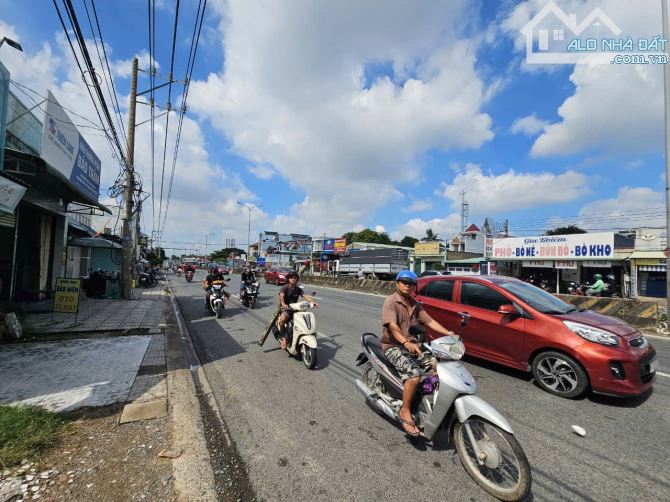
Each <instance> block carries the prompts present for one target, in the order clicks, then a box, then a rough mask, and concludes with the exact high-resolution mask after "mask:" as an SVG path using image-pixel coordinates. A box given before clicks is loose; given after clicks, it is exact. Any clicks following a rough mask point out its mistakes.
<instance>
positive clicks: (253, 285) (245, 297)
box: [240, 281, 261, 309]
mask: <svg viewBox="0 0 670 502" xmlns="http://www.w3.org/2000/svg"><path fill="white" fill-rule="evenodd" d="M260 287H261V286H260V284H259V283H258V281H246V282H245V283H244V287H243V288H242V291H241V292H240V295H241V298H240V301H241V302H242V305H244V306H246V307H248V308H250V309H252V308H254V307H255V306H256V300H257V299H258V290H259V289H260Z"/></svg>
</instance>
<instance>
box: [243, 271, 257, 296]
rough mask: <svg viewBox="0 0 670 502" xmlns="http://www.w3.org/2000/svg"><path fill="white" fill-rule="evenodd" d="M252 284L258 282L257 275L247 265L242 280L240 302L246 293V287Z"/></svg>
mask: <svg viewBox="0 0 670 502" xmlns="http://www.w3.org/2000/svg"><path fill="white" fill-rule="evenodd" d="M252 282H256V274H255V273H254V271H253V270H251V268H249V266H248V265H247V266H245V267H244V269H243V270H242V277H241V278H240V300H242V296H243V295H244V292H245V289H244V285H245V284H249V283H252Z"/></svg>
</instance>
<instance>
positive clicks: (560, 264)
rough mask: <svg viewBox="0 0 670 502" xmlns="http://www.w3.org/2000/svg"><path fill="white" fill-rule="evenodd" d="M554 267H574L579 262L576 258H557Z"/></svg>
mask: <svg viewBox="0 0 670 502" xmlns="http://www.w3.org/2000/svg"><path fill="white" fill-rule="evenodd" d="M554 268H563V269H573V270H575V269H576V268H577V262H576V261H574V260H556V261H555V262H554Z"/></svg>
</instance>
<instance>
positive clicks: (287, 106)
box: [0, 0, 665, 254]
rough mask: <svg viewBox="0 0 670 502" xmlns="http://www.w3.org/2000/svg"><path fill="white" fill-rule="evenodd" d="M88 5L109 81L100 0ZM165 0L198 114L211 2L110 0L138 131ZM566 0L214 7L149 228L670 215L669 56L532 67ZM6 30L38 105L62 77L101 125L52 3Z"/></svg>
mask: <svg viewBox="0 0 670 502" xmlns="http://www.w3.org/2000/svg"><path fill="white" fill-rule="evenodd" d="M56 3H57V5H58V6H59V8H60V10H61V13H62V14H63V15H65V9H64V7H63V4H62V2H61V1H57V2H56ZM72 3H73V5H74V7H75V10H76V13H77V18H78V20H79V24H80V26H81V29H82V32H83V34H84V36H85V37H86V38H87V46H88V48H89V52H90V53H91V55H92V59H93V63H94V66H95V67H96V74H98V78H99V79H100V80H101V81H102V80H103V75H104V65H102V64H100V61H99V60H98V58H97V52H96V50H100V47H101V40H100V37H99V33H98V31H97V28H96V29H92V27H93V28H95V26H96V25H95V19H92V22H91V23H89V19H88V17H87V10H86V8H88V13H89V15H91V16H92V15H93V4H92V2H91V0H86V1H83V0H74V1H73V2H72ZM150 3H155V19H156V22H155V27H156V29H155V51H154V52H155V56H154V60H155V64H156V66H157V68H158V70H157V77H156V85H159V84H161V83H165V82H167V80H166V78H167V75H168V74H169V72H170V66H171V55H172V50H171V49H172V43H173V28H174V25H175V17H176V14H178V16H177V19H178V21H177V34H176V37H175V39H174V40H175V51H174V62H173V63H172V64H173V69H174V78H175V79H176V80H178V81H179V82H176V83H175V84H174V85H173V86H172V90H171V96H170V99H169V100H168V88H167V87H163V88H162V89H160V90H159V91H156V105H158V106H162V107H166V106H167V103H168V101H170V102H171V103H172V105H173V106H177V108H178V105H179V103H181V97H182V94H183V92H184V85H183V81H184V79H185V78H186V68H187V61H188V57H189V52H190V50H191V47H192V41H193V36H192V35H193V32H194V25H195V18H196V12H197V11H198V7H199V2H198V0H181V1H180V2H179V10H178V12H177V9H176V3H177V2H171V1H168V0H156V1H155V2H150V1H149V2H145V1H141V0H115V1H113V2H112V1H111V0H97V1H96V2H95V10H96V12H97V14H98V21H99V25H100V32H101V33H102V39H103V41H104V44H105V51H106V54H107V57H108V59H109V67H110V70H111V74H112V77H113V82H114V89H115V92H116V95H117V99H118V105H119V110H118V111H119V114H120V117H119V122H118V123H117V126H116V128H117V130H118V132H119V133H120V134H123V132H124V131H123V130H122V129H127V120H128V118H127V116H128V104H129V93H130V73H131V71H130V70H131V62H132V59H133V57H138V59H139V61H140V64H139V66H140V69H141V70H148V69H149V68H150V53H149V38H150V37H149V8H148V6H149V4H150ZM547 3H548V2H547V0H527V1H511V0H503V1H491V0H455V1H454V0H449V1H447V0H442V1H435V2H416V1H412V0H406V1H401V0H368V1H366V2H360V1H356V0H341V1H338V2H326V1H315V0H311V1H310V0H290V1H289V0H282V1H280V0H239V1H238V0H229V1H227V0H209V1H208V2H207V5H206V10H205V17H204V23H203V27H202V31H201V35H200V38H199V39H198V48H197V53H196V60H195V66H194V70H193V74H192V79H191V82H190V87H189V92H188V96H187V101H186V107H187V109H186V114H185V115H184V120H183V126H182V130H181V137H180V142H179V150H178V156H177V160H176V162H175V163H174V171H173V169H172V168H173V162H172V159H173V153H174V145H175V138H176V135H177V128H178V124H179V118H178V115H177V114H176V113H175V112H172V113H170V114H169V122H167V123H166V116H162V117H160V118H158V119H156V121H155V129H154V163H153V168H152V161H151V158H152V155H151V144H152V141H151V138H152V134H151V126H150V123H144V124H142V125H139V126H138V127H137V128H136V140H135V141H136V142H135V166H136V170H137V172H138V173H140V175H141V179H142V188H143V191H144V192H145V196H146V197H147V198H146V201H145V203H144V205H143V216H142V230H143V232H144V233H146V234H148V235H153V236H154V237H155V238H156V239H158V238H160V242H161V244H162V245H163V246H164V247H166V248H168V254H170V249H173V251H172V252H173V253H174V254H181V253H183V252H186V251H185V250H188V249H198V250H202V247H203V244H204V243H205V241H206V240H207V242H208V245H209V246H211V247H210V249H212V248H217V249H218V248H221V247H223V244H224V243H225V242H226V239H235V241H236V243H237V245H238V247H242V248H244V247H245V246H246V243H247V232H248V225H250V229H251V230H250V231H251V241H252V242H254V241H255V239H256V238H257V237H255V236H257V235H258V232H260V231H263V230H269V231H277V232H281V233H307V234H310V235H323V234H325V235H327V236H328V237H338V236H340V235H342V234H343V233H344V232H348V231H358V230H362V229H363V228H366V227H367V228H372V229H375V230H377V231H385V232H388V233H389V235H390V236H391V237H392V238H394V239H401V238H402V237H403V236H405V235H410V236H413V237H419V238H420V237H422V236H424V235H425V232H426V229H427V228H429V227H430V228H431V229H432V230H433V231H434V232H435V233H436V234H437V235H438V236H439V237H440V238H445V239H449V238H451V237H453V236H454V235H456V234H457V233H458V232H459V231H460V227H461V202H462V199H463V197H465V200H466V201H467V203H468V207H469V217H468V222H467V223H468V224H470V223H475V224H476V225H478V226H480V227H481V225H482V223H483V221H484V218H486V217H488V218H489V219H490V221H492V222H496V223H500V224H502V222H504V221H505V220H507V221H508V222H509V231H510V233H512V234H514V235H519V236H520V235H539V234H542V233H544V232H545V231H546V230H547V229H550V228H554V227H556V226H560V225H565V224H577V225H579V226H581V227H583V228H585V229H587V230H591V231H608V230H614V229H625V228H634V227H640V226H663V225H664V222H665V218H664V187H665V175H664V172H665V170H664V157H663V151H664V150H663V149H664V145H663V131H664V116H663V110H664V106H663V65H660V64H589V63H579V64H528V62H527V60H526V38H525V35H524V34H523V33H522V32H521V30H522V29H523V27H524V26H526V25H527V23H529V22H530V21H531V20H532V19H533V18H534V16H536V15H537V14H538V13H539V12H540V11H541V10H542V9H543V8H544V7H545V6H546V5H547ZM555 3H556V5H557V6H558V7H559V8H561V9H562V10H563V11H564V12H565V13H566V14H572V13H574V14H575V15H576V19H577V21H578V22H579V21H581V20H582V19H584V18H585V17H586V16H587V15H588V14H589V13H591V12H592V11H593V9H595V8H599V9H601V11H602V12H603V13H605V14H606V15H607V16H608V17H609V18H610V19H611V20H612V21H613V22H614V23H615V24H616V25H617V26H618V27H619V28H620V29H621V34H620V35H619V37H626V36H631V37H632V38H633V39H634V40H637V39H639V38H647V39H650V38H652V37H653V36H655V35H660V34H661V33H662V27H661V11H660V1H656V0H645V1H634V0H558V1H556V2H555ZM36 11H40V15H35V12H36ZM66 22H67V21H66ZM554 28H555V26H554ZM0 37H9V38H11V39H14V40H16V41H18V42H20V43H21V45H22V46H23V52H18V51H16V50H14V49H12V48H11V47H9V46H7V45H6V44H5V45H3V46H2V47H0V61H1V62H2V63H3V64H4V65H5V66H7V68H8V69H9V70H10V73H11V78H12V80H13V81H15V82H16V83H17V84H12V85H11V86H10V89H11V90H12V92H14V93H15V94H16V95H17V96H18V97H19V99H21V100H22V101H23V102H24V103H26V104H28V105H29V106H32V104H34V103H33V102H32V101H31V100H32V99H39V98H37V96H38V95H45V94H46V91H47V89H49V90H51V91H52V92H53V93H54V95H55V96H56V98H57V99H58V100H59V102H60V103H61V104H62V105H63V106H64V107H66V109H67V110H69V111H71V112H76V113H77V114H78V115H81V116H83V117H86V118H88V120H90V121H92V122H94V123H96V124H97V125H100V121H99V120H98V118H97V115H96V112H95V109H94V108H93V105H92V103H91V98H90V97H89V95H88V92H87V88H86V84H85V83H84V81H83V79H82V76H81V73H80V71H79V68H78V67H77V64H76V62H75V60H74V58H73V56H72V51H71V49H70V46H69V44H68V39H67V37H66V36H65V33H64V31H63V27H62V25H61V23H60V20H59V18H58V14H57V11H56V8H55V7H54V4H53V3H52V2H43V1H37V0H24V1H23V2H16V1H13V0H0ZM96 41H97V42H98V46H97V48H96V44H95V42H96ZM103 61H104V59H103ZM147 75H148V73H147V72H146V71H144V72H140V75H139V79H138V89H139V92H142V91H145V90H147V89H149V87H150V80H149V78H148V77H147ZM89 79H90V77H89ZM89 82H90V80H89ZM18 84H21V85H22V86H26V87H28V88H30V89H32V90H33V91H35V92H32V91H26V90H25V88H23V87H20V86H19V85H18ZM103 89H106V87H104V86H103ZM107 96H108V98H107V101H108V102H109V103H113V104H110V109H113V107H115V101H112V98H113V96H111V97H110V95H109V94H107ZM139 101H141V103H140V104H138V106H137V123H141V122H144V121H145V120H148V119H149V117H150V114H149V109H150V107H149V106H147V95H146V94H144V95H143V96H141V97H140V98H139ZM161 112H162V111H161V110H157V111H156V114H157V115H158V114H159V113H161ZM71 118H73V115H72V114H71ZM75 119H76V120H73V122H75V123H76V124H82V125H85V124H90V122H84V121H83V119H79V118H77V117H75ZM121 124H123V127H121ZM166 126H167V142H165V141H164V140H165V137H166V133H165V131H166ZM80 132H81V133H82V134H83V135H84V137H85V138H86V139H87V141H88V142H89V144H90V145H91V146H92V147H93V149H94V150H95V152H96V153H97V155H98V156H99V157H100V159H101V161H102V180H101V188H100V200H101V201H103V202H106V203H111V204H116V202H115V201H114V200H113V199H110V198H109V194H108V187H109V186H111V184H112V183H113V182H114V180H115V179H116V178H117V176H118V174H119V169H120V167H119V160H118V158H116V157H115V156H114V155H113V153H112V149H111V148H110V146H109V143H108V141H107V140H106V139H105V136H104V134H103V131H102V130H99V129H96V128H91V127H86V128H83V127H82V128H80ZM166 145H167V146H166ZM164 157H165V159H166V161H165V163H163V158H164ZM152 171H153V174H152ZM173 172H174V178H173V182H172V189H171V190H170V188H169V187H170V184H171V183H170V180H171V177H172V173H173ZM463 192H465V195H463ZM161 193H162V196H161ZM238 202H243V203H246V204H253V205H254V206H257V207H254V208H253V209H252V210H251V211H249V210H248V209H247V208H245V207H243V206H242V205H240V204H238ZM107 223H108V225H107V226H114V224H115V222H114V221H112V222H111V223H110V222H107ZM161 230H162V232H160V231H161ZM157 232H160V233H157Z"/></svg>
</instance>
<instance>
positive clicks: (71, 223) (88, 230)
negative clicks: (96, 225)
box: [67, 219, 95, 237]
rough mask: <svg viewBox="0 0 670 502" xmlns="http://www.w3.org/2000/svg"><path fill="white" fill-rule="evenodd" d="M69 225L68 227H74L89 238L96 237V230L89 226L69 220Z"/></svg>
mask: <svg viewBox="0 0 670 502" xmlns="http://www.w3.org/2000/svg"><path fill="white" fill-rule="evenodd" d="M67 225H68V227H72V228H74V229H76V230H78V231H80V232H83V233H85V234H86V235H87V236H88V237H90V236H92V235H95V230H93V229H92V228H91V227H89V226H88V225H84V224H83V223H80V222H78V221H77V220H70V219H68V222H67Z"/></svg>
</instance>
